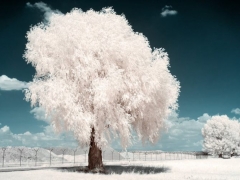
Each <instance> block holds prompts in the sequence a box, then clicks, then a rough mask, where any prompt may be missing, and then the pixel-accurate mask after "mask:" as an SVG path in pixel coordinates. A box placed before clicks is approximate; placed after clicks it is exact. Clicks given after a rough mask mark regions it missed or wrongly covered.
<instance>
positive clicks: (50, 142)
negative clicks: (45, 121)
mask: <svg viewBox="0 0 240 180" xmlns="http://www.w3.org/2000/svg"><path fill="white" fill-rule="evenodd" d="M0 139H1V141H0V147H1V146H2V147H4V146H28V147H36V146H38V147H57V146H61V147H76V146H78V143H77V141H76V140H75V138H74V136H73V135H72V134H71V133H62V134H55V133H54V131H53V128H52V127H51V126H46V127H44V129H43V132H40V133H30V132H29V131H27V132H25V133H23V134H14V133H13V132H12V131H11V130H10V128H9V127H8V126H4V127H2V128H0Z"/></svg>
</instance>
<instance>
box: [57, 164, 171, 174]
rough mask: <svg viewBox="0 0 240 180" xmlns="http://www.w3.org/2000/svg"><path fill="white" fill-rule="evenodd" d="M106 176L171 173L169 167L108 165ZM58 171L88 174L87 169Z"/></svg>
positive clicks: (63, 168) (68, 168)
mask: <svg viewBox="0 0 240 180" xmlns="http://www.w3.org/2000/svg"><path fill="white" fill-rule="evenodd" d="M104 167H105V173H104V174H122V173H137V174H156V173H164V172H167V171H169V170H170V169H169V168H168V167H150V166H130V165H129V166H120V165H115V166H114V165H106V166H104ZM57 169H58V170H62V171H68V172H86V167H61V168H57Z"/></svg>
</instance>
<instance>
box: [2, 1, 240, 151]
mask: <svg viewBox="0 0 240 180" xmlns="http://www.w3.org/2000/svg"><path fill="white" fill-rule="evenodd" d="M36 2H39V1H34V0H33V1H21V0H19V1H12V2H5V3H2V5H1V7H0V8H1V9H0V13H1V14H0V46H1V48H0V54H1V58H0V123H1V124H0V146H19V145H26V146H76V145H77V143H76V142H75V140H74V137H73V136H71V134H61V135H56V134H55V133H54V132H53V130H52V128H51V126H49V124H48V122H46V120H43V118H42V115H43V112H42V111H41V109H37V108H35V109H32V108H31V107H30V104H29V103H28V102H26V101H24V94H23V92H22V89H23V88H26V87H27V83H28V82H30V81H31V80H32V77H33V75H34V73H35V71H34V68H33V67H32V66H31V65H29V64H27V63H26V62H25V61H24V59H23V58H22V55H23V53H24V49H25V44H26V38H25V35H26V32H27V31H28V30H29V28H30V26H31V25H35V24H37V23H39V22H41V21H44V19H45V18H48V16H50V15H51V12H52V11H57V10H58V11H59V12H62V13H66V12H69V11H70V10H71V9H72V8H74V7H77V8H81V9H82V10H83V11H86V10H89V9H90V8H93V9H94V10H100V9H102V8H103V7H106V6H112V7H113V9H114V10H115V11H116V12H117V14H122V13H123V14H125V16H126V18H127V19H128V21H129V23H130V24H131V25H132V27H133V29H134V31H137V32H141V33H143V34H144V35H145V36H146V37H147V38H148V40H149V42H150V45H151V47H157V48H160V47H163V48H165V49H166V51H167V52H168V53H169V57H170V64H171V68H170V71H171V73H172V74H173V75H175V76H176V77H177V79H178V80H179V81H180V83H181V93H180V97H179V101H178V102H179V109H178V111H177V112H174V113H173V114H172V115H171V116H170V117H169V130H168V132H165V133H163V134H162V136H161V138H160V140H159V142H158V143H157V144H156V145H155V146H151V145H145V146H144V147H142V145H141V143H139V142H137V141H136V143H135V144H134V146H132V147H129V149H139V150H141V149H142V150H154V149H156V150H157V149H162V150H170V151H180V150H201V149H202V145H201V142H202V136H201V128H202V127H203V125H204V123H205V122H206V121H207V120H208V119H209V118H210V117H211V116H212V115H216V114H220V115H222V114H226V115H228V116H229V117H231V118H233V117H236V118H237V119H238V118H239V117H240V109H237V108H240V103H239V100H240V91H239V89H240V82H239V79H240V71H239V67H240V50H239V47H240V33H239V32H240V21H239V19H240V9H239V4H237V3H235V4H234V3H230V2H229V1H223V0H219V1H211V2H203V1H200V0H196V1H190V0H186V1H181V2H180V1H178V0H175V1H171V0H169V1H167V0H162V1H161V0H159V1H153V0H149V1H140V0H139V1H134V0H133V1H116V0H102V1H97V0H89V1H86V0H79V1H76V0H69V1H67V0H63V1H61V2H57V1H53V0H52V1H51V0H46V1H43V2H44V3H45V4H44V3H38V4H35V3H36ZM112 146H113V147H114V148H117V149H119V148H120V146H119V144H118V141H114V142H113V143H112Z"/></svg>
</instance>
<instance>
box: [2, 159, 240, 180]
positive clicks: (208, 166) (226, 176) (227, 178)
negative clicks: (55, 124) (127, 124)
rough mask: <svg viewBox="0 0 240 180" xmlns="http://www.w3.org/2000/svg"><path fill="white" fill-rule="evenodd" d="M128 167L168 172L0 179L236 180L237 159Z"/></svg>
mask: <svg viewBox="0 0 240 180" xmlns="http://www.w3.org/2000/svg"><path fill="white" fill-rule="evenodd" d="M107 164H114V165H117V164H118V165H127V164H128V163H126V162H123V161H122V162H113V163H110V162H109V163H107ZM130 164H131V165H142V166H155V167H166V168H169V169H170V170H169V171H168V172H163V173H159V174H136V173H123V174H121V175H119V174H112V175H99V174H84V173H75V172H61V171H59V170H34V171H15V172H1V173H0V179H1V180H2V179H7V180H15V179H17V180H33V179H34V180H54V179H56V180H79V179H87V180H91V179H98V180H110V179H114V180H118V179H119V180H120V179H121V180H122V179H124V180H135V179H137V180H141V179H147V180H151V179H164V180H185V179H189V180H239V179H240V158H232V159H214V158H212V159H192V160H168V161H147V162H146V161H138V162H130Z"/></svg>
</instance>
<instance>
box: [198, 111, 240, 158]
mask: <svg viewBox="0 0 240 180" xmlns="http://www.w3.org/2000/svg"><path fill="white" fill-rule="evenodd" d="M202 135H203V137H204V143H203V145H204V149H205V150H206V151H207V152H208V153H210V154H212V155H218V156H219V157H221V156H222V154H223V153H224V152H228V151H229V152H230V153H232V152H233V150H236V149H237V147H238V143H239V123H238V121H235V120H231V119H229V118H228V116H226V115H222V116H218V115H217V116H212V118H211V119H209V120H208V121H207V123H206V124H205V125H204V127H203V129H202Z"/></svg>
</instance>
